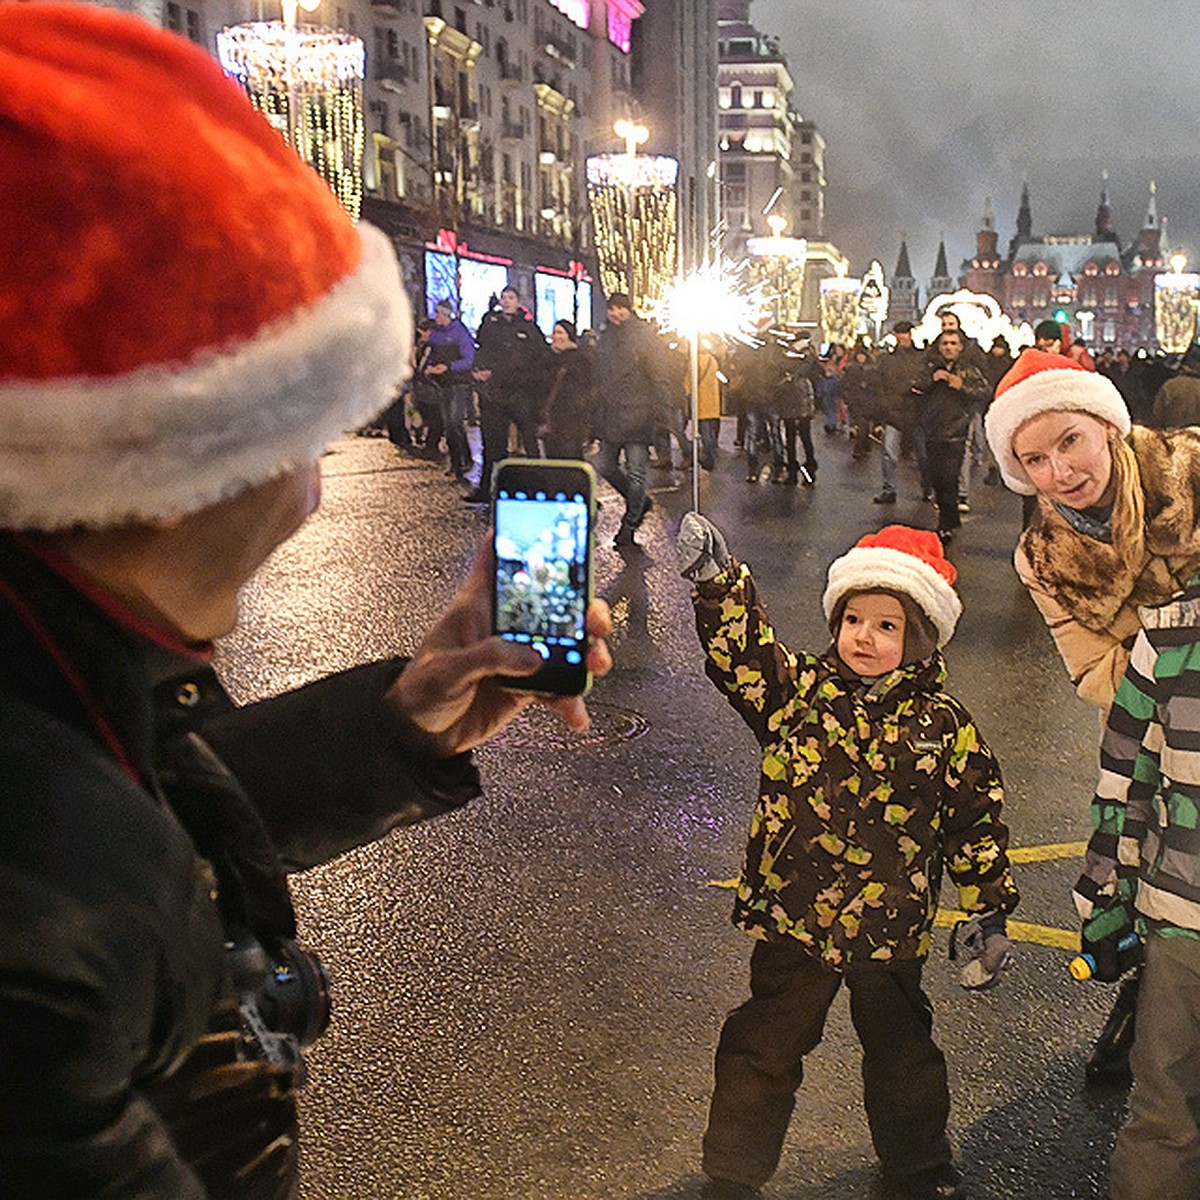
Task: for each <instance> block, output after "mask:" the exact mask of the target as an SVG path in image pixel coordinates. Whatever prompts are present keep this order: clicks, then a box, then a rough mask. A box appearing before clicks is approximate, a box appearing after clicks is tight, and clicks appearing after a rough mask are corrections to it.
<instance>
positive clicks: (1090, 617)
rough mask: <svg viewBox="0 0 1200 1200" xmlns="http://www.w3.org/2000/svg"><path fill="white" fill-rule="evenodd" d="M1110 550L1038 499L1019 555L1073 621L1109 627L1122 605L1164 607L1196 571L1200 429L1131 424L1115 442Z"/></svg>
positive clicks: (1199, 546)
mask: <svg viewBox="0 0 1200 1200" xmlns="http://www.w3.org/2000/svg"><path fill="white" fill-rule="evenodd" d="M1113 474H1114V477H1115V479H1116V485H1117V490H1116V499H1115V501H1114V504H1113V517H1112V526H1113V540H1112V545H1106V544H1105V543H1103V542H1099V541H1096V540H1095V539H1093V538H1089V537H1086V536H1084V535H1083V534H1081V533H1079V532H1077V531H1076V530H1075V529H1073V528H1072V527H1071V525H1070V524H1069V523H1068V522H1067V521H1066V520H1065V519H1064V518H1063V517H1062V516H1061V515H1060V514H1059V513H1058V512H1057V511H1056V510H1055V508H1054V506H1053V505H1052V504H1051V503H1050V502H1049V501H1048V500H1046V499H1045V498H1044V497H1041V498H1039V502H1038V512H1037V515H1036V516H1035V518H1034V522H1033V524H1032V525H1031V526H1030V527H1029V529H1027V530H1026V531H1025V532H1024V534H1022V535H1021V541H1020V550H1021V552H1022V553H1023V554H1024V556H1025V558H1026V560H1027V561H1028V563H1029V565H1030V567H1031V569H1032V571H1033V574H1034V575H1035V577H1036V578H1037V580H1038V583H1039V584H1040V585H1041V586H1042V587H1043V588H1044V589H1045V590H1046V591H1048V592H1049V593H1050V594H1051V595H1052V596H1053V597H1054V598H1055V599H1056V600H1057V601H1058V603H1059V604H1061V605H1062V606H1063V607H1064V608H1066V609H1067V610H1068V611H1069V612H1070V613H1071V615H1072V616H1073V617H1074V618H1075V620H1077V621H1079V622H1080V624H1082V625H1086V626H1087V627H1088V628H1090V629H1095V630H1107V629H1109V628H1110V627H1111V626H1112V624H1113V622H1114V620H1115V619H1116V616H1117V613H1118V612H1119V611H1120V610H1121V609H1122V608H1123V607H1125V606H1126V605H1141V604H1161V603H1162V602H1163V601H1164V600H1168V599H1170V597H1171V596H1173V595H1174V594H1175V593H1176V592H1178V591H1179V590H1180V589H1181V588H1182V587H1183V586H1184V584H1185V583H1186V582H1187V581H1188V579H1189V578H1190V577H1191V575H1192V573H1193V572H1194V571H1195V570H1196V569H1197V568H1200V528H1197V523H1198V522H1200V429H1192V428H1188V429H1176V430H1170V431H1165V432H1164V431H1161V430H1155V429H1144V428H1142V427H1141V426H1136V425H1135V426H1134V427H1133V429H1131V430H1130V432H1129V436H1128V437H1127V438H1126V439H1125V440H1124V441H1118V442H1114V443H1113Z"/></svg>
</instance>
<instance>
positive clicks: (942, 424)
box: [914, 330, 992, 545]
mask: <svg viewBox="0 0 1200 1200" xmlns="http://www.w3.org/2000/svg"><path fill="white" fill-rule="evenodd" d="M937 350H938V360H937V363H936V364H932V363H930V364H927V365H926V369H925V371H924V372H923V374H922V375H921V377H920V378H919V379H918V380H917V383H916V385H915V388H914V390H915V392H916V393H917V424H918V425H919V426H920V429H921V432H922V434H923V435H924V438H925V453H926V455H927V456H928V462H929V475H930V480H931V481H932V483H933V492H934V497H935V499H936V503H937V522H938V523H937V531H938V536H939V537H941V539H942V544H943V545H949V544H950V542H951V540H952V539H953V537H954V535H955V533H956V532H957V531H958V529H959V527H960V526H961V525H962V519H961V518H960V516H959V510H958V496H959V492H958V486H959V475H960V472H961V469H962V460H963V454H964V453H965V451H966V444H967V435H968V433H969V432H970V428H971V418H972V416H973V414H974V413H975V412H976V411H980V412H982V410H983V408H984V406H985V405H986V404H987V401H988V400H989V399H990V398H991V394H992V389H991V388H990V387H989V386H988V382H987V380H986V379H985V378H984V376H983V372H982V371H980V370H979V368H978V367H973V366H967V365H965V364H964V363H963V362H962V352H963V335H962V334H961V333H959V332H958V331H957V330H947V331H945V332H943V333H942V334H941V335H940V336H939V337H938V340H937Z"/></svg>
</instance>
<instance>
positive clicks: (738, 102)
mask: <svg viewBox="0 0 1200 1200" xmlns="http://www.w3.org/2000/svg"><path fill="white" fill-rule="evenodd" d="M729 105H730V107H731V108H741V107H742V85H741V84H740V83H735V84H734V85H733V86H732V87H731V88H730V89H729Z"/></svg>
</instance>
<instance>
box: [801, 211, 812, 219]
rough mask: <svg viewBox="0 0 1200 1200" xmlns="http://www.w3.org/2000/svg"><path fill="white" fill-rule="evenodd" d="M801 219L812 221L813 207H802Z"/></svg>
mask: <svg viewBox="0 0 1200 1200" xmlns="http://www.w3.org/2000/svg"><path fill="white" fill-rule="evenodd" d="M800 220H802V221H811V220H812V209H811V208H802V209H801V210H800Z"/></svg>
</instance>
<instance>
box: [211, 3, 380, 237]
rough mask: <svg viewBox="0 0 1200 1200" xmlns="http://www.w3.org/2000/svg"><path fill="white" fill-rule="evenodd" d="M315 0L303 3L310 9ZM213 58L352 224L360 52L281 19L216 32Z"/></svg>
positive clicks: (355, 41) (354, 41)
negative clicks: (330, 193)
mask: <svg viewBox="0 0 1200 1200" xmlns="http://www.w3.org/2000/svg"><path fill="white" fill-rule="evenodd" d="M318 3H319V0H305V2H304V7H305V8H306V9H307V10H309V11H311V10H312V9H313V8H316V7H317V4H318ZM217 56H218V58H219V59H220V62H221V66H222V67H223V68H224V70H225V73H226V74H227V75H229V76H231V77H232V78H233V79H235V80H236V81H237V82H238V83H239V84H240V85H241V86H242V88H243V89H244V90H245V92H246V94H247V95H248V96H249V97H250V99H251V101H252V102H253V104H254V106H255V107H256V108H257V109H258V110H259V111H260V112H261V113H262V114H263V115H264V116H265V117H266V118H267V120H268V121H270V122H271V124H272V125H274V126H275V128H276V129H278V130H279V132H280V133H281V134H282V135H283V137H284V138H285V140H286V141H287V142H288V144H289V145H290V146H291V147H292V149H294V150H295V151H296V153H297V154H299V155H300V157H301V158H302V159H304V161H305V162H307V163H308V164H309V165H310V166H311V167H313V168H314V169H315V170H316V171H317V173H318V174H319V175H320V176H321V177H322V178H323V179H324V180H325V182H326V183H327V184H329V186H330V188H331V189H332V191H333V194H334V195H335V196H337V198H338V200H339V201H341V204H342V207H343V208H345V210H346V211H347V212H348V213H349V214H350V216H351V217H352V218H353V219H354V220H356V221H357V220H358V217H359V213H360V211H361V209H362V157H363V143H364V127H363V111H362V88H363V72H364V65H365V62H366V50H365V48H364V46H363V43H362V40H361V39H360V38H356V37H353V36H352V35H350V34H348V33H343V32H341V31H340V30H334V29H325V28H322V27H321V26H317V25H297V24H296V0H284V4H283V20H282V21H253V22H250V23H249V24H246V25H233V26H230V27H229V28H227V29H222V30H221V31H220V33H218V34H217Z"/></svg>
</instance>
